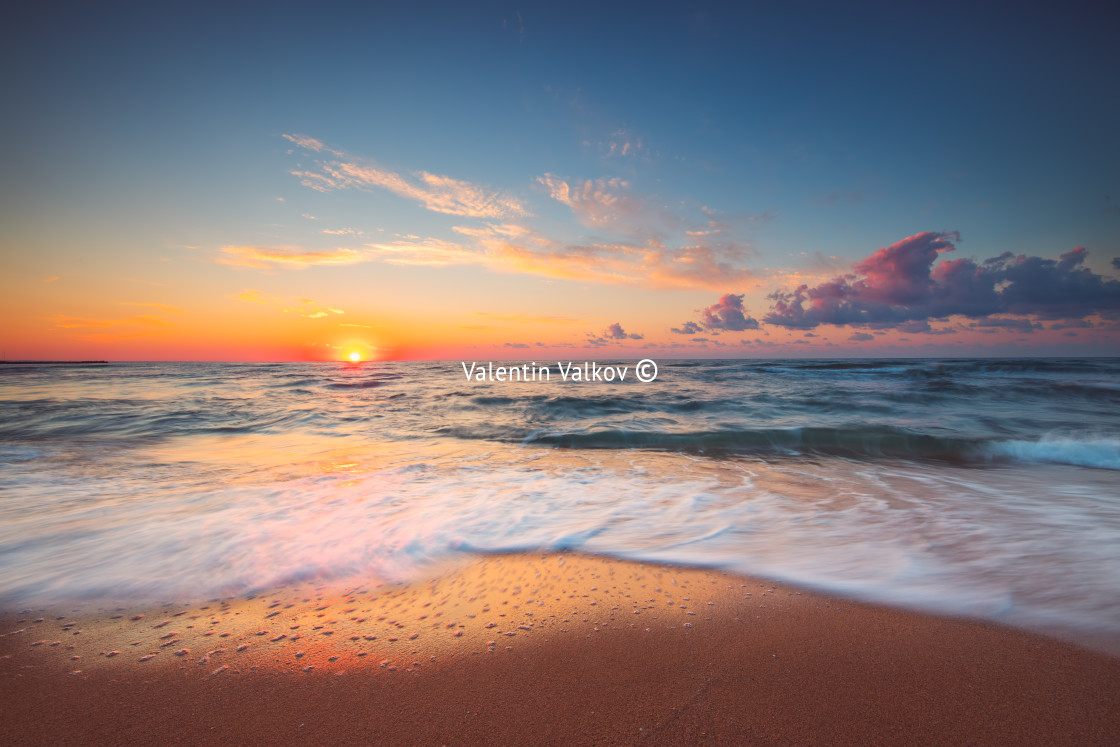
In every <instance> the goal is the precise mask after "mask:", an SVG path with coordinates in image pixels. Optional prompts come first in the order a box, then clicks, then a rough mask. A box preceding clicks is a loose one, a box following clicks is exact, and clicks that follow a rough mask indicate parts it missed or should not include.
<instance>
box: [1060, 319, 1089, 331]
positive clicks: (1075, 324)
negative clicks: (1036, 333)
mask: <svg viewBox="0 0 1120 747" xmlns="http://www.w3.org/2000/svg"><path fill="white" fill-rule="evenodd" d="M1092 326H1093V323H1092V322H1090V321H1089V320H1088V319H1071V320H1069V321H1068V322H1054V323H1053V324H1051V325H1050V329H1070V328H1076V329H1088V328H1089V327H1092Z"/></svg>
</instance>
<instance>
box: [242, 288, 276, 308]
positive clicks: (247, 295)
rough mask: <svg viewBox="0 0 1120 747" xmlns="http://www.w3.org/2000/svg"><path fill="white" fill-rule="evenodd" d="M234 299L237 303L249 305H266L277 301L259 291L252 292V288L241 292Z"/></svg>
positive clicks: (273, 297) (274, 297)
mask: <svg viewBox="0 0 1120 747" xmlns="http://www.w3.org/2000/svg"><path fill="white" fill-rule="evenodd" d="M234 298H236V299H237V300H238V301H248V302H249V303H259V304H267V303H270V302H272V301H277V300H279V299H278V298H277V297H276V296H270V295H268V294H266V293H262V292H261V291H259V290H253V289H252V288H250V289H248V290H243V291H241V292H240V293H238V294H237V295H236V296H234Z"/></svg>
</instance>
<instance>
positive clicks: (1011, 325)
mask: <svg viewBox="0 0 1120 747" xmlns="http://www.w3.org/2000/svg"><path fill="white" fill-rule="evenodd" d="M968 326H969V327H972V328H973V329H984V328H995V329H1010V330H1014V331H1015V332H1034V331H1035V330H1036V329H1042V325H1041V324H1038V323H1035V322H1032V321H1031V320H1030V319H1014V318H1008V317H997V318H994V319H992V318H989V319H981V320H980V321H977V322H972V323H971V324H969V325H968Z"/></svg>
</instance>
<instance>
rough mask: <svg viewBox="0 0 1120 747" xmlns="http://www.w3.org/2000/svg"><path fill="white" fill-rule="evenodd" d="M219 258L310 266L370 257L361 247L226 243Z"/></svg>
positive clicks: (248, 263)
mask: <svg viewBox="0 0 1120 747" xmlns="http://www.w3.org/2000/svg"><path fill="white" fill-rule="evenodd" d="M222 254H223V255H224V256H222V257H221V258H220V259H219V260H218V261H220V262H222V263H223V264H227V265H234V266H236V267H310V266H311V265H352V264H355V263H358V262H366V261H368V260H369V259H370V257H369V256H368V253H366V252H364V251H362V250H360V249H352V248H348V247H341V248H338V249H324V250H310V249H304V248H303V247H299V246H290V245H286V246H225V247H222Z"/></svg>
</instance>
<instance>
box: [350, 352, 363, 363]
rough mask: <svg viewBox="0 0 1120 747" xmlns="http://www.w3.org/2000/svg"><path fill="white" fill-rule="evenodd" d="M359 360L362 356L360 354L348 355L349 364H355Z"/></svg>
mask: <svg viewBox="0 0 1120 747" xmlns="http://www.w3.org/2000/svg"><path fill="white" fill-rule="evenodd" d="M361 359H362V354H361V353H351V354H350V362H351V363H357V362H358V361H360V360H361Z"/></svg>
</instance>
